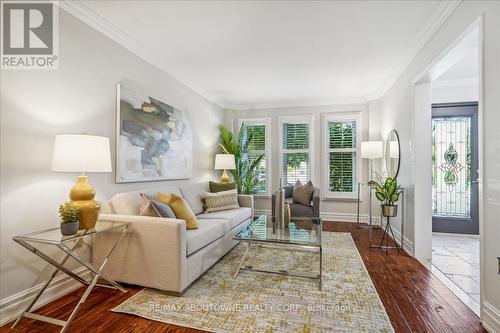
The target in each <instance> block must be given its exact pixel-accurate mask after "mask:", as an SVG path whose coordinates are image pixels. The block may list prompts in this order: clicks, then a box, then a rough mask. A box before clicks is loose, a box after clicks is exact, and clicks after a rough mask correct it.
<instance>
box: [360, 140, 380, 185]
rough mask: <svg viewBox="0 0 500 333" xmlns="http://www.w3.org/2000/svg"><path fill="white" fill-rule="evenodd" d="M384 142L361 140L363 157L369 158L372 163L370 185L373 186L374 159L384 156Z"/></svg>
mask: <svg viewBox="0 0 500 333" xmlns="http://www.w3.org/2000/svg"><path fill="white" fill-rule="evenodd" d="M382 148H383V142H382V141H365V142H361V158H367V159H368V160H369V164H370V180H369V181H368V185H370V186H373V185H374V184H375V180H374V179H373V162H372V161H373V160H374V159H376V158H382V157H383V156H384V154H383V149H382Z"/></svg>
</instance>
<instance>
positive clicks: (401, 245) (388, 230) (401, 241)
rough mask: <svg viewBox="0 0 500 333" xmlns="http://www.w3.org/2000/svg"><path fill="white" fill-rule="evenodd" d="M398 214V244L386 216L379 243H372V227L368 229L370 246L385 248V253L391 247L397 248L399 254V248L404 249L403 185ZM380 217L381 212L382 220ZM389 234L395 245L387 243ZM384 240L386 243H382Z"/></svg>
mask: <svg viewBox="0 0 500 333" xmlns="http://www.w3.org/2000/svg"><path fill="white" fill-rule="evenodd" d="M400 214H401V233H400V235H401V237H400V239H399V244H398V240H397V239H396V237H395V235H394V231H393V229H392V226H391V223H390V222H391V221H390V218H389V217H387V223H386V225H385V228H384V234H383V235H382V241H381V242H380V244H372V239H373V235H372V229H373V228H370V231H369V234H368V242H369V244H370V248H376V249H381V250H385V253H386V254H388V251H389V250H392V249H397V250H398V254H399V251H400V250H403V251H404V230H405V229H404V228H405V189H404V188H403V187H402V188H401V211H400ZM382 219H383V215H382V212H380V221H381V222H382ZM389 234H390V236H392V240H393V241H394V244H396V246H389V245H388V243H389ZM386 238H387V239H386ZM384 240H385V241H386V245H384Z"/></svg>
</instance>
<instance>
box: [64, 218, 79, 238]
mask: <svg viewBox="0 0 500 333" xmlns="http://www.w3.org/2000/svg"><path fill="white" fill-rule="evenodd" d="M79 226H80V222H78V221H76V222H72V223H61V234H63V235H64V236H71V235H74V234H76V233H77V232H78V227H79Z"/></svg>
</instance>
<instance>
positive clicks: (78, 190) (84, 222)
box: [69, 176, 100, 230]
mask: <svg viewBox="0 0 500 333" xmlns="http://www.w3.org/2000/svg"><path fill="white" fill-rule="evenodd" d="M94 197H95V191H94V189H93V188H92V186H91V185H90V183H89V179H88V177H87V176H78V178H77V180H76V184H75V186H73V188H72V189H71V192H69V198H70V199H71V202H72V203H73V205H75V206H76V207H78V208H79V209H80V227H79V229H80V230H83V229H91V228H93V227H95V224H96V223H97V218H98V217H99V209H100V206H99V203H98V202H97V201H95V200H94Z"/></svg>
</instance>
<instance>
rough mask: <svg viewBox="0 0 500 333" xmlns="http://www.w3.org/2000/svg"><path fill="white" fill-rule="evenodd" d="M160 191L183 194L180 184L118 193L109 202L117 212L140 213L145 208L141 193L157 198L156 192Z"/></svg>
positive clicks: (123, 213) (126, 213)
mask: <svg viewBox="0 0 500 333" xmlns="http://www.w3.org/2000/svg"><path fill="white" fill-rule="evenodd" d="M158 192H163V193H173V194H177V195H181V192H180V189H179V186H164V187H160V188H154V189H148V190H141V191H132V192H122V193H117V194H115V195H114V196H113V197H112V198H111V199H110V200H109V202H110V203H111V206H112V207H113V210H114V212H115V213H116V214H121V215H139V212H140V211H141V209H142V208H144V198H143V197H142V195H141V193H144V194H148V195H150V196H152V197H153V198H156V194H157V193H158Z"/></svg>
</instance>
